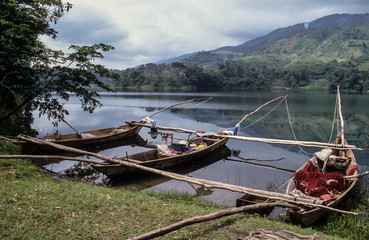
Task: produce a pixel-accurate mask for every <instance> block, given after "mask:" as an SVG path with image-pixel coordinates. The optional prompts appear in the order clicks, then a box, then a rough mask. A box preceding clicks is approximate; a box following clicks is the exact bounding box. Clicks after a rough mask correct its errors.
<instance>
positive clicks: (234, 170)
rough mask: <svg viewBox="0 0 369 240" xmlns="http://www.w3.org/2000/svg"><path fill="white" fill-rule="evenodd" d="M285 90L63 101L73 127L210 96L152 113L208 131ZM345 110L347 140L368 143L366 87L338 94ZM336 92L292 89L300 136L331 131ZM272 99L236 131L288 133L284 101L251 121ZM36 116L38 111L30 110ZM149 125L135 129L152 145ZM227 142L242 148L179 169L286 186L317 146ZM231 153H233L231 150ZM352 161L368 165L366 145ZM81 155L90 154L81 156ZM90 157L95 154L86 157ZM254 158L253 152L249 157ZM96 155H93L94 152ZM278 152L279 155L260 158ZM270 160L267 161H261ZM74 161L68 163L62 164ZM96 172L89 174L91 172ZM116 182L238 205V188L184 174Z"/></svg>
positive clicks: (125, 148) (42, 124)
mask: <svg viewBox="0 0 369 240" xmlns="http://www.w3.org/2000/svg"><path fill="white" fill-rule="evenodd" d="M281 95H287V94H284V93H257V92H251V93H250V92H236V93H118V94H106V93H103V94H101V98H100V99H101V101H102V103H103V105H104V107H103V108H101V109H97V111H96V112H95V113H94V114H92V115H91V114H88V113H85V112H82V111H81V108H80V105H79V102H78V101H77V99H76V98H73V97H72V98H71V100H70V101H68V102H66V103H65V107H66V108H67V109H68V110H69V112H70V115H69V116H68V117H67V119H66V120H67V121H68V122H69V123H70V124H71V125H72V126H74V127H75V128H76V129H77V130H78V131H87V130H93V129H99V128H106V127H110V126H118V125H120V124H122V122H124V121H132V120H135V121H138V120H140V119H142V118H144V117H146V116H147V115H149V114H150V113H152V112H154V111H157V110H158V109H161V108H164V107H167V106H170V105H172V104H175V103H178V102H182V101H185V100H189V99H193V98H201V97H210V96H211V97H213V100H212V101H209V102H206V103H204V104H202V105H199V106H194V105H195V104H190V105H189V106H190V108H189V106H187V105H183V106H178V107H175V108H173V109H170V110H168V111H165V112H162V113H160V114H158V115H156V116H155V117H154V120H156V122H157V123H158V125H160V126H168V127H180V128H185V129H191V130H195V131H196V130H202V131H208V132H220V131H223V130H226V129H228V128H230V127H233V126H234V125H235V124H236V123H237V122H238V121H240V120H241V119H242V117H243V116H244V115H245V114H247V113H249V112H251V111H253V110H255V109H256V108H258V107H259V106H260V105H262V104H264V103H265V102H267V101H269V100H271V99H273V98H275V97H278V96H281ZM341 97H342V104H343V115H344V118H345V123H346V137H347V140H348V142H349V143H350V144H354V145H357V146H358V147H364V148H365V147H367V146H368V139H367V138H366V135H368V134H369V127H368V124H367V123H368V122H369V109H368V108H367V107H366V106H365V105H363V104H364V103H368V102H369V95H346V94H342V95H341ZM334 104H335V94H320V93H319V94H316V93H309V94H307V93H300V94H296V93H289V94H288V106H289V113H290V116H291V120H292V123H293V127H294V130H295V133H296V136H297V139H298V140H307V141H323V142H327V141H328V140H329V137H330V133H331V124H332V119H333V113H334ZM272 108H273V106H268V107H266V108H263V109H262V110H260V111H259V112H258V113H256V114H254V115H253V116H250V117H249V118H247V119H246V121H245V122H244V123H243V124H242V125H241V131H240V132H239V135H240V136H246V137H265V138H279V139H293V136H292V134H291V128H290V125H289V122H288V115H287V112H286V108H285V106H284V105H283V104H281V105H280V106H279V107H278V108H277V109H276V110H275V111H273V113H271V114H269V115H268V116H267V117H266V118H265V119H263V120H262V121H260V122H258V123H257V124H255V125H252V126H249V125H250V124H251V123H253V122H254V121H256V120H257V119H259V118H261V117H262V116H264V115H265V114H266V113H268V112H269V111H270V109H272ZM35 116H37V114H35ZM34 126H35V127H36V128H37V129H38V130H40V131H41V132H43V133H47V132H55V131H58V132H59V133H61V134H65V133H71V132H72V131H73V130H71V129H70V128H69V127H68V126H65V125H63V124H60V126H59V127H58V128H53V126H52V125H51V123H50V121H49V120H48V119H47V118H37V119H36V121H35V124H34ZM148 132H150V130H149V129H142V130H141V132H140V136H141V138H142V139H143V141H144V142H145V143H147V144H150V145H156V144H159V143H162V142H163V140H162V139H161V138H160V137H159V136H158V137H157V138H152V137H151V136H150V134H149V133H148ZM176 137H178V138H183V139H186V138H187V137H188V135H187V134H176ZM227 147H228V148H229V149H235V150H240V151H239V152H238V153H237V151H236V155H234V154H233V155H231V154H228V155H227V156H221V157H219V158H214V159H212V160H213V161H210V162H208V163H207V164H204V165H203V166H200V167H198V166H197V167H196V168H195V167H193V166H189V168H188V169H176V170H173V171H177V172H179V173H183V174H187V175H188V176H192V177H197V178H203V179H208V180H214V181H219V182H223V183H230V184H236V185H241V186H245V187H252V188H257V189H262V190H266V189H273V190H278V191H280V192H283V191H284V188H285V183H286V182H287V181H288V179H289V178H290V176H291V174H292V172H291V171H295V170H296V169H298V168H299V167H300V166H301V165H302V164H303V163H305V162H306V161H307V160H308V159H310V157H311V156H310V155H309V154H312V153H314V152H315V151H317V149H314V148H303V150H304V151H306V152H307V153H308V154H306V153H305V152H303V151H302V150H301V149H300V148H298V147H296V146H288V145H283V146H281V145H272V144H267V143H256V142H246V141H238V140H229V141H228V143H227ZM144 150H147V149H146V148H145V147H144V146H142V145H137V144H136V145H134V146H132V145H129V144H128V145H123V144H122V145H117V146H114V147H113V148H108V149H97V150H96V151H97V152H99V153H100V154H102V155H106V156H110V157H122V156H125V155H126V153H128V154H133V153H137V152H140V151H144ZM230 155H231V156H230ZM355 155H356V158H357V163H358V164H359V166H360V168H361V169H363V170H365V168H367V167H368V166H369V161H368V160H369V156H368V152H359V151H356V152H355ZM82 157H83V158H86V159H88V157H86V156H82ZM90 159H94V158H90ZM252 159H253V160H252ZM94 160H98V159H94ZM258 160H278V161H264V162H261V161H258ZM74 164H76V162H72V161H63V162H59V163H53V164H49V165H46V166H45V167H46V168H48V169H50V170H54V171H58V172H66V173H67V174H70V175H71V176H75V174H76V173H78V170H77V168H79V167H81V165H74ZM265 165H268V166H265ZM69 168H71V169H70V170H67V169H69ZM88 173H89V170H83V171H82V172H81V174H85V175H87V174H88ZM92 175H93V174H92ZM98 176H99V177H96V176H91V179H95V181H100V182H106V181H109V179H106V178H105V177H104V176H102V175H98ZM109 183H110V184H112V185H113V186H114V187H128V188H135V189H138V190H143V189H148V190H150V191H151V190H153V191H172V190H173V189H174V190H176V191H178V192H188V193H190V194H192V195H201V198H202V199H205V200H210V201H213V202H215V203H220V204H226V205H232V206H234V205H235V199H237V198H238V197H240V196H241V195H242V194H239V193H233V192H229V191H225V190H219V189H210V190H209V189H202V188H201V187H199V186H196V185H192V186H191V185H189V184H188V183H185V182H179V181H175V180H170V179H167V178H163V177H160V176H145V177H144V178H140V179H138V180H134V179H130V180H128V179H125V180H124V181H121V182H111V181H109Z"/></svg>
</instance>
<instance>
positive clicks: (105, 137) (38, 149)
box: [22, 124, 142, 153]
mask: <svg viewBox="0 0 369 240" xmlns="http://www.w3.org/2000/svg"><path fill="white" fill-rule="evenodd" d="M141 128H142V127H141V126H137V125H130V124H125V125H121V126H119V127H116V128H114V127H110V128H103V129H97V130H91V131H86V132H81V133H79V134H77V133H72V134H65V135H54V136H45V137H44V140H45V141H49V142H53V143H57V144H61V145H64V146H68V147H74V148H79V149H81V148H90V147H96V146H99V145H104V144H108V143H111V142H115V141H120V140H123V139H127V138H130V137H132V136H134V135H136V134H138V133H139V131H140V130H141ZM22 151H23V152H25V153H46V152H59V151H60V150H59V149H55V148H53V147H50V146H47V145H40V144H34V143H31V142H22Z"/></svg>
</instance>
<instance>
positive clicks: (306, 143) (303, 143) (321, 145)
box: [215, 134, 363, 150]
mask: <svg viewBox="0 0 369 240" xmlns="http://www.w3.org/2000/svg"><path fill="white" fill-rule="evenodd" d="M215 136H217V137H223V138H231V139H237V140H244V141H253V142H264V143H270V144H286V145H300V146H305V147H317V148H332V149H339V150H347V149H352V150H363V149H362V148H357V147H356V146H354V145H342V144H334V143H323V142H309V141H294V140H282V139H271V138H256V137H244V136H232V135H220V134H217V135H215Z"/></svg>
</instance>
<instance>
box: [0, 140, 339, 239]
mask: <svg viewBox="0 0 369 240" xmlns="http://www.w3.org/2000/svg"><path fill="white" fill-rule="evenodd" d="M16 152H17V150H16V149H14V148H13V147H12V146H11V145H10V144H4V142H0V154H5V153H16ZM0 182H1V185H0V203H1V204H0V238H1V239H126V238H128V237H133V236H136V235H140V234H143V233H146V232H148V231H151V230H154V229H157V228H159V227H164V226H167V225H169V224H172V223H175V222H178V221H180V220H183V219H186V218H189V217H194V216H198V215H203V214H208V213H212V212H215V211H218V210H220V209H221V207H219V206H216V205H214V204H211V203H204V202H201V201H199V200H197V199H195V198H192V197H191V196H189V195H187V194H178V193H164V194H157V193H142V192H135V191H128V190H124V189H112V188H109V187H107V186H96V185H91V184H89V183H83V182H80V181H67V180H64V179H58V178H54V177H52V176H50V175H48V174H46V173H44V172H42V170H41V169H40V168H38V167H35V166H34V165H32V164H31V163H30V162H29V161H27V160H21V159H15V160H0ZM260 228H265V229H286V230H290V231H293V232H297V233H301V234H314V233H317V234H318V235H320V236H324V237H326V238H327V239H339V238H338V237H332V236H328V235H326V234H324V233H323V232H321V231H318V230H314V229H312V228H301V227H299V226H293V225H289V224H285V223H283V222H281V221H276V220H268V219H265V218H261V217H257V216H254V215H245V214H237V215H233V216H229V217H225V218H221V219H218V220H214V221H210V222H207V223H201V224H196V225H192V226H188V227H185V228H183V229H180V230H178V231H175V232H172V233H170V234H167V235H165V236H164V237H163V238H162V239H174V238H176V239H237V238H243V237H246V236H247V233H248V231H250V230H254V229H260Z"/></svg>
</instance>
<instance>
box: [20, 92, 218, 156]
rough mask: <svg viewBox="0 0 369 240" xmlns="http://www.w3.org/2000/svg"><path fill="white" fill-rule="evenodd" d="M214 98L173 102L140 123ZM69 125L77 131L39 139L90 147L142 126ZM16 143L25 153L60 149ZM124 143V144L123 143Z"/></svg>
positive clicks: (120, 137) (126, 134)
mask: <svg viewBox="0 0 369 240" xmlns="http://www.w3.org/2000/svg"><path fill="white" fill-rule="evenodd" d="M210 99H212V98H199V99H190V100H187V101H184V102H180V103H176V104H173V105H171V106H169V107H165V108H163V109H161V110H159V111H157V112H155V113H152V114H150V115H149V116H147V117H146V118H144V119H142V120H141V121H140V123H144V122H151V123H152V124H153V123H155V124H156V122H155V121H154V120H152V119H150V117H152V116H154V115H156V114H158V113H161V112H163V111H165V110H167V109H169V108H172V107H174V106H178V105H182V104H186V103H190V102H193V101H201V100H202V101H204V102H205V101H209V100H210ZM62 121H63V122H65V123H66V124H67V125H68V126H69V127H71V128H72V129H73V130H74V131H75V132H76V133H73V134H65V135H54V136H42V137H41V138H40V137H39V139H42V140H45V141H50V142H54V143H57V144H61V145H64V146H68V147H75V148H88V147H96V146H99V145H104V144H106V143H112V142H117V141H120V140H123V139H128V138H130V137H132V136H134V135H136V134H138V133H139V131H140V130H141V128H142V126H140V125H134V124H131V123H127V124H125V125H121V126H119V127H117V128H114V127H111V128H103V129H98V130H92V131H86V132H78V131H77V130H76V129H75V128H74V127H72V126H71V125H70V124H69V123H68V122H67V121H65V120H64V119H62ZM13 142H14V143H20V144H22V151H23V152H25V153H46V152H56V151H60V150H58V149H55V148H53V147H50V146H47V145H43V146H40V145H37V144H34V143H32V142H24V141H13ZM122 145H123V144H122Z"/></svg>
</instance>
